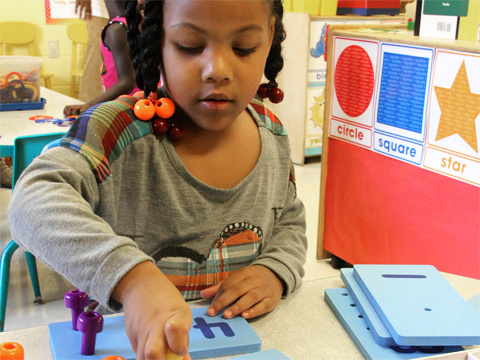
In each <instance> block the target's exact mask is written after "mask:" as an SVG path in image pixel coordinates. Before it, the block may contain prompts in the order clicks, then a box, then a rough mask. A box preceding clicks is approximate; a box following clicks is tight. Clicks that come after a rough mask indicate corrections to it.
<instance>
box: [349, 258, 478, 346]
mask: <svg viewBox="0 0 480 360" xmlns="http://www.w3.org/2000/svg"><path fill="white" fill-rule="evenodd" d="M353 275H354V277H355V280H357V282H358V284H359V285H360V287H361V288H362V290H363V292H364V293H365V295H366V296H367V298H368V300H369V301H370V303H371V304H372V306H373V307H374V309H375V311H376V312H377V314H378V316H379V317H380V318H381V320H382V321H383V323H384V325H385V327H386V328H387V329H388V331H389V333H390V334H391V335H392V338H393V340H394V341H395V342H396V343H397V344H398V345H406V346H408V345H421V346H425V345H431V346H434V345H476V344H480V318H479V316H478V314H477V312H476V311H475V310H474V309H473V307H472V306H470V305H469V304H468V302H467V301H466V300H465V299H463V298H462V296H461V295H460V294H459V293H458V292H457V291H456V290H455V289H454V288H453V287H452V286H451V285H450V284H449V283H448V281H447V280H446V279H445V278H444V277H443V276H442V274H440V273H439V272H438V270H437V269H436V268H435V267H433V266H430V265H354V267H353Z"/></svg>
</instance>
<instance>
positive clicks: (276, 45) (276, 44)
mask: <svg viewBox="0 0 480 360" xmlns="http://www.w3.org/2000/svg"><path fill="white" fill-rule="evenodd" d="M270 1H271V6H272V15H273V16H275V30H274V34H273V41H272V47H271V48H270V53H269V54H268V57H267V63H266V64H265V76H266V78H267V79H268V80H270V81H273V82H275V79H276V78H277V75H278V73H279V72H280V70H282V68H283V57H282V42H283V41H284V40H285V38H286V33H285V29H284V27H283V21H282V19H283V5H282V0H270Z"/></svg>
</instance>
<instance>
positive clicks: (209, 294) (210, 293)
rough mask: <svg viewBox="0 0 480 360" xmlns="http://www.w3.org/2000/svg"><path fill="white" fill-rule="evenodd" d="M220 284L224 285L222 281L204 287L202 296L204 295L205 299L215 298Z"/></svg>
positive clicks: (201, 292)
mask: <svg viewBox="0 0 480 360" xmlns="http://www.w3.org/2000/svg"><path fill="white" fill-rule="evenodd" d="M220 285H222V282H219V283H217V284H215V285H212V286H210V287H209V288H206V289H203V290H202V291H200V297H202V298H203V299H211V298H213V297H214V296H215V295H216V294H217V291H218V289H219V288H220Z"/></svg>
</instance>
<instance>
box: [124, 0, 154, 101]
mask: <svg viewBox="0 0 480 360" xmlns="http://www.w3.org/2000/svg"><path fill="white" fill-rule="evenodd" d="M129 2H131V3H133V4H130V5H129V6H127V7H126V9H127V8H133V10H132V9H130V11H131V13H129V15H128V16H130V17H127V24H128V31H127V39H128V45H129V47H130V52H131V57H132V62H133V66H134V68H135V71H136V75H135V77H136V82H137V85H138V87H139V88H140V89H142V90H143V91H144V93H145V95H146V96H148V94H150V92H156V91H157V87H158V82H159V81H160V65H161V64H162V46H161V45H162V44H161V39H162V33H163V1H159V0H147V1H145V7H144V10H143V11H144V16H145V19H144V20H143V23H142V30H141V31H140V30H139V25H140V19H141V16H140V14H139V12H138V10H137V1H136V0H133V1H129ZM133 11H134V12H135V13H134V12H133ZM126 14H127V12H126ZM130 18H132V19H133V22H134V23H135V22H136V25H130Z"/></svg>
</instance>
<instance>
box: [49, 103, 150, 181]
mask: <svg viewBox="0 0 480 360" xmlns="http://www.w3.org/2000/svg"><path fill="white" fill-rule="evenodd" d="M137 100H138V99H137V98H134V97H132V96H128V95H123V96H120V97H119V98H117V99H116V100H114V101H109V102H105V103H102V104H97V105H95V106H93V107H91V108H89V109H88V110H87V111H86V112H85V113H84V114H83V115H82V116H81V117H79V118H78V119H77V120H76V121H75V122H74V124H73V125H72V127H71V128H70V130H69V131H68V132H67V134H66V135H65V136H64V137H63V138H62V139H60V140H57V141H54V142H53V143H51V144H49V145H48V148H51V147H54V146H66V147H68V148H70V149H72V150H74V151H76V152H78V153H80V154H81V155H83V156H84V157H85V159H87V161H88V162H89V163H90V166H91V168H92V170H93V172H94V174H95V178H96V179H97V182H98V183H101V182H102V181H104V180H105V179H108V178H109V177H110V176H111V173H110V164H112V163H113V162H114V161H115V159H116V158H117V157H118V156H120V154H121V153H122V151H123V149H124V148H125V146H127V145H128V144H130V143H131V142H132V141H134V140H135V139H139V138H141V137H143V136H145V135H148V134H150V133H151V132H152V127H151V124H150V122H149V121H141V120H138V119H137V118H136V117H135V115H134V113H133V105H134V104H135V102H136V101H137Z"/></svg>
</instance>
